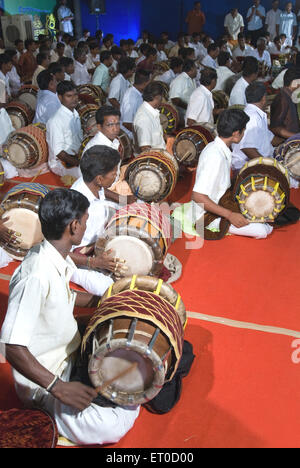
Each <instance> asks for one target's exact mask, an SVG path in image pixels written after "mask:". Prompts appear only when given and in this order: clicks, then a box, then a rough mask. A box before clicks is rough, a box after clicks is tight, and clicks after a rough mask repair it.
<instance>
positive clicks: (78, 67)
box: [71, 60, 91, 86]
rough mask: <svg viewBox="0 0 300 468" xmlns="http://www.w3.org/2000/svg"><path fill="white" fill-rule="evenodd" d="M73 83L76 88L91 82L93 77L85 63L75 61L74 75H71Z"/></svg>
mask: <svg viewBox="0 0 300 468" xmlns="http://www.w3.org/2000/svg"><path fill="white" fill-rule="evenodd" d="M71 78H72V81H73V83H74V84H75V85H76V86H80V85H84V84H87V83H90V82H91V77H90V74H89V72H88V71H87V69H86V66H85V64H84V63H79V62H77V60H74V73H73V75H71Z"/></svg>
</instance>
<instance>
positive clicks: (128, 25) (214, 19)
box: [81, 0, 285, 44]
mask: <svg viewBox="0 0 300 468" xmlns="http://www.w3.org/2000/svg"><path fill="white" fill-rule="evenodd" d="M201 3H202V9H203V11H204V12H205V14H206V18H207V22H206V26H205V31H206V32H207V33H209V34H211V35H212V36H213V37H214V38H216V37H218V36H219V35H220V34H222V33H223V30H224V28H223V24H224V17H225V15H226V14H227V13H228V12H229V11H230V10H231V9H232V8H233V7H238V8H239V11H240V13H242V14H243V16H244V18H245V16H246V13H247V10H248V8H249V7H250V6H252V2H251V1H248V0H211V1H210V2H209V1H208V0H203V1H202V2H201ZM261 3H262V5H263V6H264V7H265V8H266V10H269V9H270V8H271V3H272V1H271V0H262V2H261ZM193 4H194V0H106V14H105V15H101V16H100V17H99V28H100V29H102V30H103V31H104V34H106V33H114V35H115V42H116V43H117V44H118V43H119V41H120V39H128V38H132V39H134V40H136V39H137V38H138V37H140V32H141V31H142V30H143V29H148V30H149V31H151V32H152V33H153V34H154V35H155V36H158V35H159V34H160V32H161V31H164V30H166V31H169V34H170V37H171V38H172V39H176V36H177V33H178V32H179V31H182V30H184V31H185V30H186V25H185V21H184V20H185V17H186V14H187V12H188V11H189V10H190V9H192V8H193ZM284 4H285V1H284V0H281V8H284ZM81 18H82V27H83V29H85V28H87V29H90V31H91V33H92V34H93V33H94V32H95V30H96V27H97V18H96V17H95V16H94V15H90V13H89V3H88V0H82V1H81Z"/></svg>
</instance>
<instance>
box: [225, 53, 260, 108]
mask: <svg viewBox="0 0 300 468" xmlns="http://www.w3.org/2000/svg"><path fill="white" fill-rule="evenodd" d="M257 76H258V61H257V59H256V58H255V57H246V58H245V60H244V63H243V73H242V77H241V78H240V79H239V80H238V81H237V82H236V84H235V85H234V87H233V88H232V91H231V93H230V99H229V106H236V105H239V106H246V105H247V101H246V95H245V91H246V88H247V87H248V86H249V84H251V83H253V81H255V80H257Z"/></svg>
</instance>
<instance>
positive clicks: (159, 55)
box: [156, 50, 168, 62]
mask: <svg viewBox="0 0 300 468" xmlns="http://www.w3.org/2000/svg"><path fill="white" fill-rule="evenodd" d="M156 57H157V62H164V61H166V60H168V57H167V56H166V54H165V52H164V51H163V50H158V51H157V56H156Z"/></svg>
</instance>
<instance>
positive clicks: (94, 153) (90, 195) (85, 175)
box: [70, 145, 124, 296]
mask: <svg viewBox="0 0 300 468" xmlns="http://www.w3.org/2000/svg"><path fill="white" fill-rule="evenodd" d="M119 163H120V155H119V153H118V152H117V151H116V150H115V149H112V148H110V147H108V146H100V145H97V146H92V147H91V148H90V149H89V150H87V151H86V152H85V153H84V156H83V157H82V158H81V161H80V170H81V173H82V177H80V178H79V179H77V180H76V182H75V183H74V184H73V185H72V187H71V189H73V190H77V191H78V192H80V193H82V194H83V195H84V196H85V197H86V198H87V199H88V200H89V202H90V206H89V209H88V213H89V218H88V220H87V224H86V231H85V233H84V236H83V238H82V241H81V243H80V244H79V245H77V246H76V247H75V246H74V247H73V248H72V253H71V254H70V256H71V258H72V260H73V261H74V263H75V265H76V266H77V267H78V269H77V270H76V272H75V273H74V275H73V276H72V281H73V282H75V283H77V284H79V285H80V286H82V287H83V288H84V289H86V290H87V291H88V292H90V293H93V294H95V295H98V296H103V294H104V292H105V291H106V290H107V288H109V286H110V285H111V284H112V283H113V279H112V278H111V276H110V275H109V276H108V275H107V274H106V275H105V274H103V273H100V272H99V271H97V270H107V272H112V273H115V274H118V271H119V269H120V268H119V267H121V264H118V263H117V262H116V261H115V260H114V259H113V258H112V257H111V256H110V255H109V254H107V253H104V252H103V253H102V254H101V255H99V254H96V255H95V252H94V247H95V242H96V241H97V240H98V239H99V238H100V237H102V236H103V233H104V229H105V225H106V223H107V222H108V221H109V218H110V216H109V214H110V208H109V207H110V206H111V205H110V204H109V202H108V200H107V199H106V198H105V195H106V190H107V189H108V188H109V187H111V185H112V184H113V182H114V180H115V179H116V175H117V171H118V167H119ZM115 209H117V205H116V207H115ZM123 266H124V265H123Z"/></svg>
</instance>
